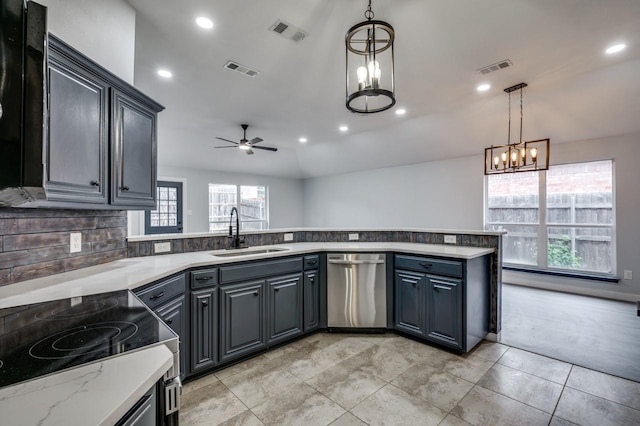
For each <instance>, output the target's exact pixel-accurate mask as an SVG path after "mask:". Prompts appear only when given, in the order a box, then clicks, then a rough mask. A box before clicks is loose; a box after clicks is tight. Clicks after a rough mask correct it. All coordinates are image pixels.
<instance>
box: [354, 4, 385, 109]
mask: <svg viewBox="0 0 640 426" xmlns="http://www.w3.org/2000/svg"><path fill="white" fill-rule="evenodd" d="M364 17H365V18H366V19H367V20H366V21H363V22H360V23H359V24H356V25H354V26H353V27H351V28H349V31H347V35H346V37H345V45H346V55H347V60H346V82H347V85H346V89H347V90H346V106H347V109H348V110H349V111H351V112H358V113H363V114H372V113H375V112H381V111H385V110H387V109H389V108H391V107H392V106H394V105H395V103H396V95H395V84H394V56H393V42H394V38H395V31H394V30H393V27H392V26H391V25H390V24H389V23H387V22H384V21H378V20H374V19H373V18H374V13H373V11H372V10H371V0H369V7H368V8H367V10H366V11H365V12H364Z"/></svg>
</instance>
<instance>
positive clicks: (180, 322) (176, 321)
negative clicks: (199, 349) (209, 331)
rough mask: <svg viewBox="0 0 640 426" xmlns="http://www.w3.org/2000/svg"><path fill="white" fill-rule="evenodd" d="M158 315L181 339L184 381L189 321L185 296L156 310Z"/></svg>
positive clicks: (181, 375) (181, 367)
mask: <svg viewBox="0 0 640 426" xmlns="http://www.w3.org/2000/svg"><path fill="white" fill-rule="evenodd" d="M156 313H157V314H158V316H159V317H160V319H161V320H162V321H164V322H165V324H167V325H168V326H169V328H171V329H172V330H173V331H174V332H175V333H176V334H177V335H178V336H179V339H180V346H179V348H180V378H182V379H184V378H185V375H186V373H187V369H186V365H185V358H186V356H185V354H186V353H187V351H186V347H187V346H186V342H185V337H186V336H187V328H186V327H187V321H186V305H185V301H184V296H180V297H178V298H177V299H175V300H173V301H171V302H169V303H167V304H166V305H164V306H161V307H159V308H158V309H156Z"/></svg>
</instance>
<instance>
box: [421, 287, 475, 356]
mask: <svg viewBox="0 0 640 426" xmlns="http://www.w3.org/2000/svg"><path fill="white" fill-rule="evenodd" d="M428 280H429V281H428V289H429V294H428V295H427V310H426V312H427V336H428V337H429V338H430V339H432V340H434V341H437V342H439V343H443V344H446V345H448V346H451V347H454V348H456V349H461V348H462V341H461V337H462V281H460V280H453V279H451V280H450V279H441V278H436V277H429V278H428ZM478 303H480V302H479V301H478Z"/></svg>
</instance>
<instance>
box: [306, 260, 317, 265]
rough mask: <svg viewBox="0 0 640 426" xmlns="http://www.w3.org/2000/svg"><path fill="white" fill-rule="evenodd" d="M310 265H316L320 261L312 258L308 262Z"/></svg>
mask: <svg viewBox="0 0 640 426" xmlns="http://www.w3.org/2000/svg"><path fill="white" fill-rule="evenodd" d="M307 263H308V264H309V265H315V264H316V263H318V261H317V260H310V261H308V262H307Z"/></svg>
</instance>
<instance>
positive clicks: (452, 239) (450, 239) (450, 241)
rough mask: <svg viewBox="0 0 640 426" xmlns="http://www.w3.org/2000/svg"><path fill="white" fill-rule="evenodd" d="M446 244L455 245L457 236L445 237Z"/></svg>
mask: <svg viewBox="0 0 640 426" xmlns="http://www.w3.org/2000/svg"><path fill="white" fill-rule="evenodd" d="M444 243H445V244H455V243H456V236H455V235H445V236H444Z"/></svg>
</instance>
